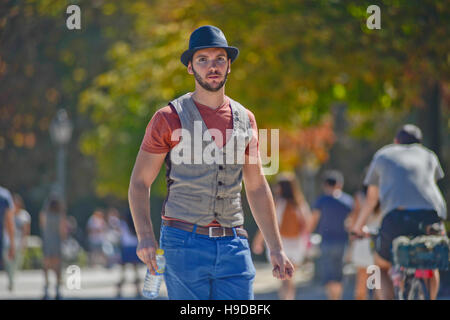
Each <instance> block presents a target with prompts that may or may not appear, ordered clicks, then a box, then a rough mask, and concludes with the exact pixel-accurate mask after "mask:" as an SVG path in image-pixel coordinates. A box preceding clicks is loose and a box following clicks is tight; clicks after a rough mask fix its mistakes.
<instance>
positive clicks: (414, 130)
mask: <svg viewBox="0 0 450 320" xmlns="http://www.w3.org/2000/svg"><path fill="white" fill-rule="evenodd" d="M393 142H394V143H392V144H389V145H386V146H384V147H382V148H381V149H380V150H378V151H377V152H376V153H375V155H374V156H373V159H372V161H371V163H370V166H369V170H368V172H367V174H366V177H365V179H364V184H365V185H367V186H368V189H367V197H366V201H365V203H364V205H363V206H362V208H361V212H360V214H359V215H358V218H357V220H356V222H355V224H354V226H353V228H352V232H353V233H355V234H357V235H360V236H363V235H364V233H365V232H364V231H363V227H364V225H365V224H366V223H367V221H368V219H369V217H370V216H371V214H372V212H373V209H374V208H375V207H376V205H377V203H378V202H379V203H380V206H381V214H382V219H383V220H382V222H381V227H380V230H379V232H378V235H377V239H376V245H375V251H376V254H375V263H376V265H377V266H379V267H380V275H381V290H380V293H381V298H382V299H394V287H393V283H392V279H391V277H390V275H389V270H390V269H391V267H392V262H393V255H392V242H393V240H394V239H395V238H397V237H398V236H402V235H405V236H413V237H416V236H419V235H423V234H425V233H426V230H424V229H425V228H424V227H423V226H429V225H432V224H435V223H436V224H438V225H439V226H440V227H441V229H442V230H441V232H442V233H443V234H445V226H444V225H443V223H442V222H443V221H444V220H446V219H447V204H446V202H445V200H444V197H443V196H442V193H441V191H440V190H439V187H438V185H437V181H438V180H440V179H442V178H444V170H443V169H442V166H441V164H440V162H439V159H438V157H437V156H436V154H435V153H434V152H433V151H431V150H429V149H428V148H426V147H424V146H423V145H422V131H421V130H420V128H418V127H417V126H415V125H413V124H405V125H403V126H402V127H401V128H400V129H399V130H398V131H397V133H396V135H395V137H394V141H393ZM429 280H430V281H429V286H428V289H429V292H430V299H431V300H434V299H436V298H437V294H438V292H439V282H440V275H439V270H438V269H436V270H433V276H432V278H431V279H429Z"/></svg>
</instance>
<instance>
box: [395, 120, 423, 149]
mask: <svg viewBox="0 0 450 320" xmlns="http://www.w3.org/2000/svg"><path fill="white" fill-rule="evenodd" d="M395 138H396V139H397V142H398V143H399V144H413V143H421V142H422V131H421V130H420V129H419V127H417V126H415V125H413V124H405V125H404V126H402V127H401V128H400V130H399V131H398V132H397V134H396V135H395Z"/></svg>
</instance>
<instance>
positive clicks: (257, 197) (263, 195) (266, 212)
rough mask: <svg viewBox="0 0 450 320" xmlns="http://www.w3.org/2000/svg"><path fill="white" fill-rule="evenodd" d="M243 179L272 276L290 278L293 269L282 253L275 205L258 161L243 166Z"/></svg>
mask: <svg viewBox="0 0 450 320" xmlns="http://www.w3.org/2000/svg"><path fill="white" fill-rule="evenodd" d="M243 178H244V184H245V191H246V194H247V200H248V203H249V205H250V209H251V211H252V214H253V217H254V218H255V221H256V223H257V225H258V227H259V229H260V230H261V232H262V234H263V236H264V239H265V240H266V243H267V246H268V247H269V250H270V256H271V262H272V265H273V266H274V276H275V277H277V278H279V279H283V280H285V279H288V278H291V277H292V274H293V270H294V268H293V266H292V264H291V262H290V261H289V259H287V257H286V255H285V254H284V252H283V248H282V244H281V237H280V232H279V229H278V223H277V219H276V214H275V203H274V201H273V197H272V192H271V190H270V188H269V184H268V183H267V180H266V178H265V176H264V174H263V169H262V166H261V161H260V159H258V163H257V164H248V162H247V163H246V164H244V167H243Z"/></svg>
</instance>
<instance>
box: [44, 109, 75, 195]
mask: <svg viewBox="0 0 450 320" xmlns="http://www.w3.org/2000/svg"><path fill="white" fill-rule="evenodd" d="M72 130H73V125H72V122H71V121H70V119H69V116H68V114H67V111H66V110H65V109H60V110H58V112H57V113H56V116H55V117H54V118H53V120H52V122H51V124H50V137H51V139H52V141H53V143H54V144H56V145H57V147H58V153H57V158H56V167H57V171H56V172H57V180H56V181H57V186H58V191H59V192H60V194H61V197H62V198H63V199H64V198H65V181H66V177H65V161H66V150H65V147H66V145H67V144H68V143H69V141H70V139H71V137H72Z"/></svg>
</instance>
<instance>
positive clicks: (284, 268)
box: [270, 251, 294, 280]
mask: <svg viewBox="0 0 450 320" xmlns="http://www.w3.org/2000/svg"><path fill="white" fill-rule="evenodd" d="M270 261H271V262H272V265H273V270H272V274H273V276H274V277H275V278H277V279H280V280H288V279H291V278H292V276H293V275H294V266H293V265H292V263H291V262H290V261H289V259H288V258H287V257H286V254H285V253H284V251H276V252H272V251H271V252H270Z"/></svg>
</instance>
